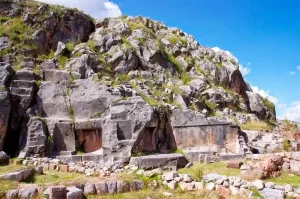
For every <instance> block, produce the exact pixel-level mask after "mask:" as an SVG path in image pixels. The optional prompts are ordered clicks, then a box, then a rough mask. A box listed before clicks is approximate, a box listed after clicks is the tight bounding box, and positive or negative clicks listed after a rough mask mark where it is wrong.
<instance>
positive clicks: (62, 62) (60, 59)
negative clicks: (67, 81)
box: [57, 55, 69, 70]
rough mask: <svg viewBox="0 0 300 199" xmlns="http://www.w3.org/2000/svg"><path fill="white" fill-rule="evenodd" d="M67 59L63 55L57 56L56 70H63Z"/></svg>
mask: <svg viewBox="0 0 300 199" xmlns="http://www.w3.org/2000/svg"><path fill="white" fill-rule="evenodd" d="M68 59H69V58H68V57H66V56H64V55H60V56H58V59H57V60H58V70H63V69H65V65H66V63H67V61H68Z"/></svg>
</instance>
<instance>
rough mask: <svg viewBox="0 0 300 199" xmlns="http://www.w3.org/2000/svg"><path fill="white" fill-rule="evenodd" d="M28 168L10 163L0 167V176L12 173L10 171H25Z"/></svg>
mask: <svg viewBox="0 0 300 199" xmlns="http://www.w3.org/2000/svg"><path fill="white" fill-rule="evenodd" d="M26 168H28V167H27V166H23V165H17V164H14V163H13V162H12V163H10V164H9V165H6V166H0V174H4V173H7V172H12V171H18V170H20V169H26Z"/></svg>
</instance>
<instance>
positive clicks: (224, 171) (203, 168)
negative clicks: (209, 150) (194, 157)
mask: <svg viewBox="0 0 300 199" xmlns="http://www.w3.org/2000/svg"><path fill="white" fill-rule="evenodd" d="M178 173H182V174H190V175H191V176H192V177H193V178H194V179H197V178H199V174H202V175H205V174H208V173H218V174H221V175H226V176H239V175H240V170H239V169H230V168H226V163H225V162H215V163H211V164H204V163H203V164H199V163H197V164H194V166H192V167H191V168H183V169H179V170H178Z"/></svg>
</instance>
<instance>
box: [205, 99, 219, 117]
mask: <svg viewBox="0 0 300 199" xmlns="http://www.w3.org/2000/svg"><path fill="white" fill-rule="evenodd" d="M204 104H205V106H206V108H207V109H208V112H209V114H210V115H215V113H216V108H217V104H216V103H214V102H210V101H208V100H204Z"/></svg>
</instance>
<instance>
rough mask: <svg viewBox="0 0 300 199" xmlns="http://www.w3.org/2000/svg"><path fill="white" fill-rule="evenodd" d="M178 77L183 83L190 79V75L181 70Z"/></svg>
mask: <svg viewBox="0 0 300 199" xmlns="http://www.w3.org/2000/svg"><path fill="white" fill-rule="evenodd" d="M180 77H181V80H182V82H183V83H184V84H188V83H189V82H190V81H192V77H191V76H189V75H188V74H187V73H186V71H183V72H181V75H180Z"/></svg>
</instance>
